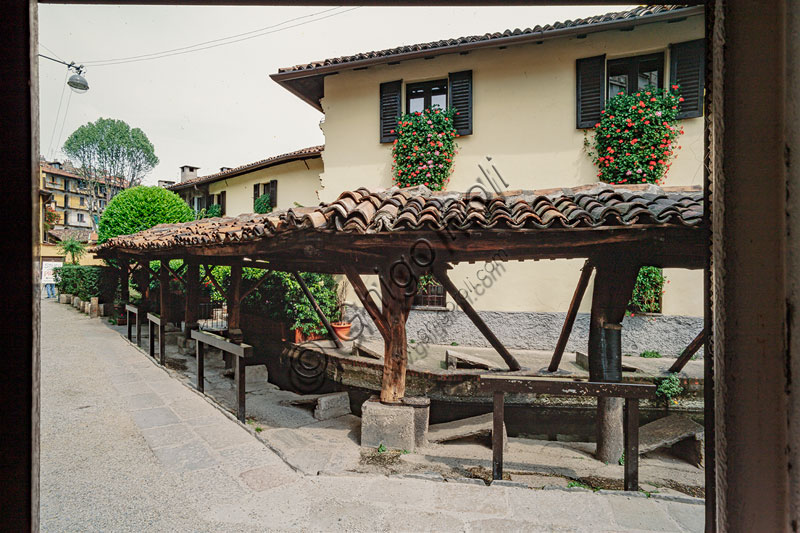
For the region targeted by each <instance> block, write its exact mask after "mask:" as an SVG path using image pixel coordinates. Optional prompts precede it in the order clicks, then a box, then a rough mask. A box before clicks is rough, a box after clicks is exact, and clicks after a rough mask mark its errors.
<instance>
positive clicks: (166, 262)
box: [161, 260, 186, 288]
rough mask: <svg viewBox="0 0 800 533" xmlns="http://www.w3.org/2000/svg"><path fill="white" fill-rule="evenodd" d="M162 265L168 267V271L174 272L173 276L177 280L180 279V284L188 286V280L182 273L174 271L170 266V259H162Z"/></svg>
mask: <svg viewBox="0 0 800 533" xmlns="http://www.w3.org/2000/svg"><path fill="white" fill-rule="evenodd" d="M161 266H162V267H164V268H166V269H167V272H169V273H170V274H172V277H174V278H175V279H176V280H178V281H179V282H180V284H181V285H183V287H184V288H186V280H185V279H183V277H182V276H180V274H178V273H177V272H176V271H174V270H172V268H170V266H169V261H167V260H163V261H161Z"/></svg>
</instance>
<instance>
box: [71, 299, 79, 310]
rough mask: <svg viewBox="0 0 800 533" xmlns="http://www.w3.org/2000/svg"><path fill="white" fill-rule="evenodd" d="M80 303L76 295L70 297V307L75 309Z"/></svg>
mask: <svg viewBox="0 0 800 533" xmlns="http://www.w3.org/2000/svg"><path fill="white" fill-rule="evenodd" d="M80 304H81V299H80V298H78V297H77V296H73V297H72V307H74V308H75V309H78V306H80Z"/></svg>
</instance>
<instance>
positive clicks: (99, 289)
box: [53, 265, 119, 302]
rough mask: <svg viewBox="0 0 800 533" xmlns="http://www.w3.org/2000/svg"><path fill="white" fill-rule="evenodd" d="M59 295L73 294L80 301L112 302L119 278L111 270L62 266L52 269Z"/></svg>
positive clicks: (101, 267) (82, 266) (83, 266)
mask: <svg viewBox="0 0 800 533" xmlns="http://www.w3.org/2000/svg"><path fill="white" fill-rule="evenodd" d="M53 275H54V277H55V280H56V288H58V292H59V293H60V294H73V295H75V296H77V297H78V298H80V299H81V300H88V299H89V298H92V297H95V296H96V297H98V298H100V301H102V302H113V301H114V296H115V294H116V292H117V285H118V283H119V278H118V276H117V273H116V272H115V271H114V269H113V268H110V267H104V266H90V265H64V266H61V267H57V268H55V269H53Z"/></svg>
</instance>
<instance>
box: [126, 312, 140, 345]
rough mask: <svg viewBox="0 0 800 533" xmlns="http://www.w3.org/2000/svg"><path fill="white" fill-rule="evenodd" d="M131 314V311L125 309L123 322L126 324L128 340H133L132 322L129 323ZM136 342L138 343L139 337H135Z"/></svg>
mask: <svg viewBox="0 0 800 533" xmlns="http://www.w3.org/2000/svg"><path fill="white" fill-rule="evenodd" d="M131 314H132V313H131V312H130V311H128V310H127V309H125V324H126V325H127V328H128V341H130V342H133V336H132V328H133V324H132V323H131ZM136 344H139V339H136Z"/></svg>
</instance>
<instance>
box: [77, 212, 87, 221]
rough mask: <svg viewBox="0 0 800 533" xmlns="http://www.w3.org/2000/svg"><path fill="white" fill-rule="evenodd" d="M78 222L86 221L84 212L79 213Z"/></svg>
mask: <svg viewBox="0 0 800 533" xmlns="http://www.w3.org/2000/svg"><path fill="white" fill-rule="evenodd" d="M78 222H86V217H85V216H84V215H83V213H78Z"/></svg>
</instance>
